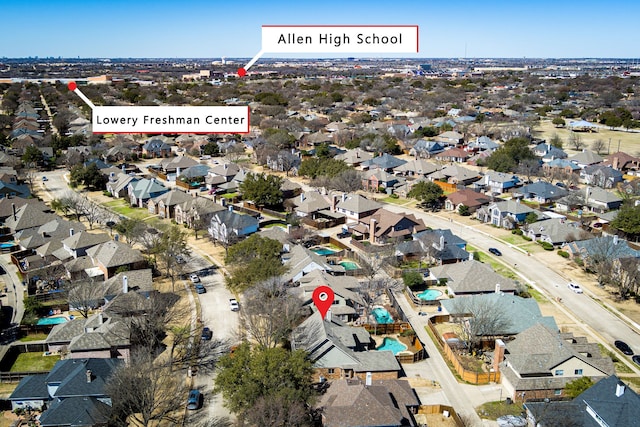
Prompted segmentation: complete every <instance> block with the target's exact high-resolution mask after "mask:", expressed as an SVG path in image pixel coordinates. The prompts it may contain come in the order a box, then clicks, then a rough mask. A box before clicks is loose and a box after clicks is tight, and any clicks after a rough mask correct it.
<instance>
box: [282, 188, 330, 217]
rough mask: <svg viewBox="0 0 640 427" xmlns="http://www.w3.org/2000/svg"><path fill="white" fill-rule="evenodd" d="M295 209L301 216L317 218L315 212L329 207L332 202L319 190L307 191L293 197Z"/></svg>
mask: <svg viewBox="0 0 640 427" xmlns="http://www.w3.org/2000/svg"><path fill="white" fill-rule="evenodd" d="M291 202H292V203H293V205H294V208H293V210H294V211H295V213H296V215H298V216H300V217H309V218H312V219H315V214H317V213H318V212H319V211H322V210H326V209H329V208H330V207H331V204H330V203H329V201H327V199H326V198H325V197H324V196H323V195H322V194H320V193H319V192H318V191H305V192H303V193H300V196H298V197H296V198H295V199H292V200H291Z"/></svg>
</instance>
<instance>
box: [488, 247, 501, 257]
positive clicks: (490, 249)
mask: <svg viewBox="0 0 640 427" xmlns="http://www.w3.org/2000/svg"><path fill="white" fill-rule="evenodd" d="M489 252H491V253H492V254H494V255H495V256H502V252H500V251H499V250H498V248H489Z"/></svg>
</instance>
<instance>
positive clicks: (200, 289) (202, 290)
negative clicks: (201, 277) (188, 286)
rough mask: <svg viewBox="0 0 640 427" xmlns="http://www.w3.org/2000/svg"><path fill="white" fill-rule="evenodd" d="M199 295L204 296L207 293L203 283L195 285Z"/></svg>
mask: <svg viewBox="0 0 640 427" xmlns="http://www.w3.org/2000/svg"><path fill="white" fill-rule="evenodd" d="M195 288H196V293H197V294H204V293H206V292H207V289H206V288H205V287H204V285H203V284H202V283H196V285H195Z"/></svg>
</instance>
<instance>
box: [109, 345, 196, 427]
mask: <svg viewBox="0 0 640 427" xmlns="http://www.w3.org/2000/svg"><path fill="white" fill-rule="evenodd" d="M105 390H106V393H107V394H108V395H109V396H111V399H112V402H113V417H114V421H115V422H116V423H118V424H119V425H127V424H128V423H127V420H129V419H132V420H134V421H135V422H136V423H137V424H139V425H142V426H145V427H147V426H150V425H156V424H157V423H160V422H163V421H164V422H170V423H173V424H178V421H179V416H180V414H179V412H178V410H179V409H182V408H183V407H184V397H186V394H187V388H186V384H185V382H184V380H183V379H182V376H181V375H175V374H174V373H172V372H171V368H170V366H168V365H166V364H161V363H158V362H156V361H155V360H154V358H153V356H152V355H151V354H150V353H149V352H146V351H139V352H135V353H133V354H132V355H131V359H130V361H129V363H128V364H122V366H120V367H119V368H117V369H116V370H115V372H114V373H113V375H112V376H111V377H110V378H109V380H108V381H107V384H106V386H105ZM121 423H122V424H121Z"/></svg>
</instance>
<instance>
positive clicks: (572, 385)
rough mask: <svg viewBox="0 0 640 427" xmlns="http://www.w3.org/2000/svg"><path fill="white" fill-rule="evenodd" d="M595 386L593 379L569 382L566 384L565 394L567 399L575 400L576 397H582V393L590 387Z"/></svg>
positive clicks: (587, 378)
mask: <svg viewBox="0 0 640 427" xmlns="http://www.w3.org/2000/svg"><path fill="white" fill-rule="evenodd" d="M593 384H594V383H593V381H592V380H591V378H589V377H580V378H578V379H575V380H573V381H569V382H568V383H567V384H565V386H564V394H565V396H567V397H570V398H572V399H575V398H576V397H578V396H579V395H581V394H582V392H584V391H586V390H587V389H588V388H589V387H591V386H592V385H593Z"/></svg>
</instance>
